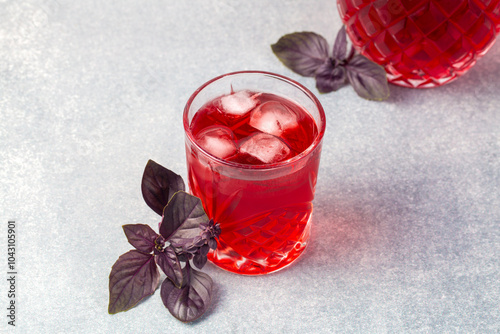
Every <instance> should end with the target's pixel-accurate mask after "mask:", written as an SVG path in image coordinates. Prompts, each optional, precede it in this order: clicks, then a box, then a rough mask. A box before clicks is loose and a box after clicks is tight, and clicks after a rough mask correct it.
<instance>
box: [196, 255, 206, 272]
mask: <svg viewBox="0 0 500 334" xmlns="http://www.w3.org/2000/svg"><path fill="white" fill-rule="evenodd" d="M207 260H208V258H207V255H203V254H196V255H195V256H194V257H193V263H194V265H195V266H196V268H198V269H202V268H203V267H204V266H205V264H206V263H207Z"/></svg>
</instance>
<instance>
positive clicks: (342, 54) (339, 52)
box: [332, 25, 347, 61]
mask: <svg viewBox="0 0 500 334" xmlns="http://www.w3.org/2000/svg"><path fill="white" fill-rule="evenodd" d="M346 54H347V34H346V32H345V26H344V25H343V26H342V28H341V29H340V30H339V32H338V33H337V38H336V39H335V44H333V53H332V56H333V59H335V60H337V61H341V60H344V59H346Z"/></svg>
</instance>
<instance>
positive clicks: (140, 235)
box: [108, 160, 221, 322]
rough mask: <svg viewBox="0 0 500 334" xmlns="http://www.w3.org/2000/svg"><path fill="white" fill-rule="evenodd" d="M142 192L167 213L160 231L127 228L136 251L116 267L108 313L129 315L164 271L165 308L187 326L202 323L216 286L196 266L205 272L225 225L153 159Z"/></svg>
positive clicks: (159, 210)
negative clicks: (208, 255)
mask: <svg viewBox="0 0 500 334" xmlns="http://www.w3.org/2000/svg"><path fill="white" fill-rule="evenodd" d="M142 194H143V197H144V200H145V201H146V204H148V206H149V207H150V208H151V209H153V210H154V211H155V212H156V213H158V214H160V215H162V220H161V223H160V228H159V233H156V232H155V231H153V229H152V228H151V227H149V226H148V225H145V224H133V225H124V226H123V231H124V232H125V235H126V237H127V239H128V242H129V243H130V244H131V245H132V246H134V247H135V249H133V250H130V251H128V252H127V253H125V254H123V255H122V256H120V257H119V258H118V260H117V261H116V262H115V264H114V265H113V267H112V268H111V273H110V275H109V307H108V312H109V313H110V314H114V313H118V312H121V311H127V310H129V309H130V308H132V307H134V306H135V305H136V304H137V303H138V302H139V301H141V300H142V299H144V298H145V297H147V296H149V295H151V294H153V293H154V291H155V290H156V289H157V287H158V285H159V281H160V273H159V271H158V267H160V269H161V270H162V271H163V272H164V273H165V275H166V276H167V279H165V280H164V281H163V283H162V284H161V292H160V295H161V299H162V301H163V304H164V305H165V307H167V309H168V310H169V311H170V313H171V314H172V315H173V316H174V317H176V318H177V319H179V320H181V321H183V322H190V321H193V320H196V319H198V318H199V317H200V316H201V315H202V314H203V313H204V312H205V311H206V309H207V307H208V305H209V304H210V300H211V293H212V285H213V282H212V279H211V278H210V276H208V275H207V274H205V273H202V272H200V271H198V270H195V269H194V268H193V267H196V268H198V269H201V268H203V266H204V265H205V263H207V254H208V252H209V250H210V249H216V247H217V241H216V239H218V237H219V235H220V233H221V230H220V226H219V224H217V223H215V222H214V221H213V220H211V219H209V218H208V216H207V215H206V213H205V211H204V209H203V206H202V203H201V200H200V199H199V198H197V197H194V196H192V195H190V194H188V193H186V192H185V185H184V181H183V180H182V178H181V176H179V175H177V174H175V173H174V172H172V171H170V170H168V169H166V168H164V167H162V166H160V165H159V164H157V163H156V162H154V161H152V160H149V162H148V163H147V165H146V168H145V170H144V175H143V178H142Z"/></svg>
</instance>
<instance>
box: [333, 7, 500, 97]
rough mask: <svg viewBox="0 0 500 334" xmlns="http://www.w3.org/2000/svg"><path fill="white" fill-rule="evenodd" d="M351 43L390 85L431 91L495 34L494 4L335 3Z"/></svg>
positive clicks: (499, 24)
mask: <svg viewBox="0 0 500 334" xmlns="http://www.w3.org/2000/svg"><path fill="white" fill-rule="evenodd" d="M337 4H338V9H339V13H340V16H341V18H342V21H343V22H344V23H345V25H346V29H347V33H348V34H349V36H350V38H351V41H352V43H353V45H354V46H355V47H356V49H358V50H359V51H360V52H361V53H362V54H363V55H365V56H366V57H368V58H370V59H371V60H373V61H375V62H377V63H379V64H381V65H383V66H384V67H385V69H386V71H387V74H388V78H389V80H390V81H391V82H392V83H395V84H398V85H401V86H406V87H418V88H425V87H434V86H439V85H442V84H445V83H447V82H450V81H452V80H454V79H456V78H457V77H459V76H461V75H462V74H464V73H465V72H466V71H467V70H468V69H469V68H471V67H472V66H473V65H474V64H475V63H476V61H477V60H478V59H479V58H480V57H482V56H483V55H484V54H485V53H486V52H487V51H488V50H489V49H490V47H491V46H492V45H493V43H494V42H495V38H496V36H497V34H498V32H499V31H500V0H337Z"/></svg>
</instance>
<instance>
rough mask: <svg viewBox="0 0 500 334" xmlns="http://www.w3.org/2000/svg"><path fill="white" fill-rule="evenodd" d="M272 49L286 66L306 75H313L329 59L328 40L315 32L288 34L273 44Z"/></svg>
mask: <svg viewBox="0 0 500 334" xmlns="http://www.w3.org/2000/svg"><path fill="white" fill-rule="evenodd" d="M271 49H272V50H273V52H274V54H275V55H276V57H278V59H279V60H280V61H281V62H282V63H283V64H284V65H285V66H286V67H288V68H289V69H291V70H292V71H294V72H296V73H298V74H300V75H302V76H306V77H313V76H314V75H315V73H316V70H317V69H318V68H319V67H320V66H321V65H322V64H323V63H324V62H325V61H327V60H328V42H327V41H326V39H325V38H324V37H323V36H321V35H318V34H316V33H314V32H296V33H293V34H287V35H285V36H283V37H281V38H280V39H279V40H278V42H277V43H276V44H273V45H271Z"/></svg>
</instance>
